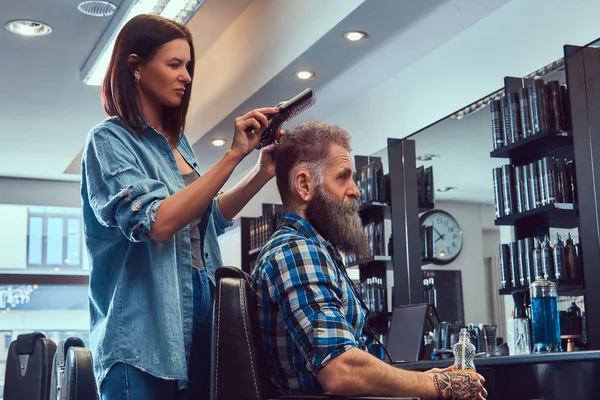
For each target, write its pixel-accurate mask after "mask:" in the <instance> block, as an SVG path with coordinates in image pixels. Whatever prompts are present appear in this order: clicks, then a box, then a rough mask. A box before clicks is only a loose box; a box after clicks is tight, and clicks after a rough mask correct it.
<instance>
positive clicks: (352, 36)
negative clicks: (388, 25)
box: [344, 31, 367, 42]
mask: <svg viewBox="0 0 600 400" xmlns="http://www.w3.org/2000/svg"><path fill="white" fill-rule="evenodd" d="M365 36H367V34H366V33H364V32H360V31H352V32H346V33H345V34H344V37H345V38H346V39H348V40H349V41H351V42H358V41H359V40H361V39H364V37H365Z"/></svg>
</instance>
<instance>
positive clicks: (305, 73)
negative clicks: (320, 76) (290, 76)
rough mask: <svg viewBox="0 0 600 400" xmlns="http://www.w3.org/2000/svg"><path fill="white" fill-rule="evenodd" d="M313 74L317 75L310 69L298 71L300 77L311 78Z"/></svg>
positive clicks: (297, 75)
mask: <svg viewBox="0 0 600 400" xmlns="http://www.w3.org/2000/svg"><path fill="white" fill-rule="evenodd" d="M313 76H315V73H314V72H310V71H298V72H296V78H298V79H303V80H304V79H310V78H312V77H313Z"/></svg>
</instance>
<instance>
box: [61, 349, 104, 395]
mask: <svg viewBox="0 0 600 400" xmlns="http://www.w3.org/2000/svg"><path fill="white" fill-rule="evenodd" d="M97 398H98V391H97V390H96V380H95V379H94V367H93V363H92V352H91V351H90V350H89V349H86V348H85V347H78V346H71V347H69V349H68V350H67V356H66V358H65V370H64V373H63V376H62V379H61V382H60V400H94V399H97Z"/></svg>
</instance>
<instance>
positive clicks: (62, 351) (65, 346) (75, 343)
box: [56, 337, 85, 368]
mask: <svg viewBox="0 0 600 400" xmlns="http://www.w3.org/2000/svg"><path fill="white" fill-rule="evenodd" d="M70 347H85V345H84V344H83V340H81V339H79V338H78V337H69V338H66V339H63V340H61V341H60V342H58V349H57V351H56V358H57V359H56V364H57V366H58V367H59V368H64V366H65V358H66V357H67V352H68V351H69V348H70Z"/></svg>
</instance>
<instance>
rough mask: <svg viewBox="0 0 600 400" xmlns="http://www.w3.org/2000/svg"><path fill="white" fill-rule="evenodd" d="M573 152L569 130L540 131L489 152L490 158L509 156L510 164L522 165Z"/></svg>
mask: <svg viewBox="0 0 600 400" xmlns="http://www.w3.org/2000/svg"><path fill="white" fill-rule="evenodd" d="M572 152H573V139H572V137H571V135H570V133H569V132H561V133H554V132H552V133H550V132H540V133H536V134H535V135H532V136H528V137H526V138H523V139H521V140H519V141H518V142H515V143H511V144H509V145H506V146H503V147H500V148H499V149H496V150H494V151H492V152H491V153H490V157H492V158H510V159H511V161H512V164H515V165H524V164H527V163H529V162H531V161H534V160H537V159H540V158H542V157H546V156H559V157H567V156H568V155H569V154H572Z"/></svg>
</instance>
